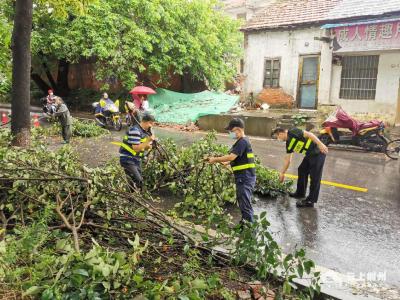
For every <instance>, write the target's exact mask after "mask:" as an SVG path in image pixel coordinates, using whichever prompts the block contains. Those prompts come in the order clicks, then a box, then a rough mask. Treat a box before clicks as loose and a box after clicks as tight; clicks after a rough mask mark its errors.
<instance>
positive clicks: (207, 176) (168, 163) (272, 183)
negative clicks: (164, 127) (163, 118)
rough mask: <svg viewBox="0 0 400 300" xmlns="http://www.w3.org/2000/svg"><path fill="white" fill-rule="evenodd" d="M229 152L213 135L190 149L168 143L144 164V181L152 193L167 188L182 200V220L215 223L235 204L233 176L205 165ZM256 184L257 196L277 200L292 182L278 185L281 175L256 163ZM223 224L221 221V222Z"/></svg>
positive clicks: (224, 168)
mask: <svg viewBox="0 0 400 300" xmlns="http://www.w3.org/2000/svg"><path fill="white" fill-rule="evenodd" d="M228 150H229V148H228V147H227V146H225V145H221V144H218V143H217V142H216V135H215V134H214V133H210V134H208V135H207V136H205V137H204V138H203V139H201V140H199V141H197V142H195V143H193V144H192V145H190V146H187V147H182V148H178V147H177V146H176V145H175V144H174V143H173V142H172V141H165V142H164V143H163V144H162V145H161V144H159V145H158V147H156V148H155V150H154V151H153V152H152V154H151V155H149V157H148V161H147V162H146V163H145V168H144V178H146V184H147V186H148V189H149V190H151V191H159V190H160V189H161V188H168V189H169V190H170V191H171V192H173V193H174V194H176V195H178V196H181V197H183V201H182V202H179V203H178V204H177V205H176V211H177V212H178V214H179V215H180V216H182V217H191V218H193V217H194V218H198V219H199V220H198V221H199V222H201V223H204V218H206V219H208V221H209V223H215V222H216V220H215V217H226V216H227V214H226V212H225V210H224V208H225V206H226V204H227V203H235V201H236V196H235V195H236V192H235V184H234V176H233V174H232V171H231V169H230V167H228V166H224V165H220V164H216V165H211V164H209V163H207V162H206V161H204V158H205V157H208V156H211V155H213V156H221V155H225V154H227V153H228ZM256 174H257V182H256V187H255V192H256V193H258V194H260V195H262V196H266V197H277V196H278V195H283V194H285V193H287V192H288V190H289V188H290V186H291V184H292V182H291V181H287V182H285V183H280V182H279V173H278V172H277V171H275V170H271V169H269V168H266V167H264V166H262V164H261V163H260V161H259V160H258V159H256ZM219 222H220V220H219Z"/></svg>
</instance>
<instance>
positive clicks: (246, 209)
mask: <svg viewBox="0 0 400 300" xmlns="http://www.w3.org/2000/svg"><path fill="white" fill-rule="evenodd" d="M254 186H255V179H254V180H243V179H237V180H236V199H237V201H238V203H239V208H240V211H241V212H242V220H246V221H248V222H253V216H254V211H253V207H252V206H251V199H252V197H253V191H254Z"/></svg>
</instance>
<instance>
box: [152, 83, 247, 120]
mask: <svg viewBox="0 0 400 300" xmlns="http://www.w3.org/2000/svg"><path fill="white" fill-rule="evenodd" d="M238 101H239V96H230V95H226V94H224V93H218V92H210V91H204V92H201V93H195V94H182V93H176V92H172V91H169V90H165V89H157V94H156V95H151V96H149V104H150V109H152V111H153V112H154V114H155V117H156V119H157V121H158V122H163V123H176V124H185V123H187V122H188V121H192V122H195V121H196V120H197V119H198V118H199V117H201V116H205V115H215V114H220V113H225V112H228V111H229V109H231V108H232V107H233V106H234V105H235V104H236V103H237V102H238Z"/></svg>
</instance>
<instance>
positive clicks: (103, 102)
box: [95, 93, 115, 126]
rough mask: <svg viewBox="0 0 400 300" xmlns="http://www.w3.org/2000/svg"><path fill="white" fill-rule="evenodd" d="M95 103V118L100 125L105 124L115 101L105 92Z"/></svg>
mask: <svg viewBox="0 0 400 300" xmlns="http://www.w3.org/2000/svg"><path fill="white" fill-rule="evenodd" d="M95 104H96V107H95V116H96V119H97V120H98V121H99V123H100V125H102V126H105V125H106V124H107V121H106V119H107V117H109V116H110V115H111V112H110V110H111V108H112V107H113V106H115V103H114V102H113V101H112V100H111V99H110V98H109V97H108V94H107V93H104V94H103V97H102V98H101V99H100V100H99V102H97V103H95Z"/></svg>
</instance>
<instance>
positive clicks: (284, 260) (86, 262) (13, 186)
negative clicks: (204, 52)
mask: <svg viewBox="0 0 400 300" xmlns="http://www.w3.org/2000/svg"><path fill="white" fill-rule="evenodd" d="M8 139H9V133H8V132H5V131H0V159H1V161H2V162H3V163H2V165H1V166H0V223H1V224H0V225H1V229H0V234H1V237H0V254H1V255H0V290H3V291H10V293H11V292H12V293H14V292H16V293H20V295H23V296H24V297H31V298H40V299H109V298H120V299H132V298H134V297H135V296H137V295H143V296H144V297H147V298H149V299H161V298H162V299H164V298H168V299H205V298H210V299H233V298H234V292H235V290H238V289H241V288H243V287H244V286H245V282H248V281H250V279H251V274H250V273H249V272H248V271H246V270H247V269H246V268H250V269H253V270H255V272H254V273H253V275H254V276H257V277H258V278H260V279H267V280H269V282H273V287H274V290H275V293H276V295H277V297H284V298H287V299H291V298H296V299H298V298H299V297H303V298H304V299H307V298H309V297H311V296H312V295H313V293H314V291H315V290H318V284H317V281H316V280H317V279H318V276H319V275H318V274H314V273H313V272H312V266H313V263H312V262H311V261H309V260H307V259H306V258H305V257H304V253H303V252H302V251H298V252H296V253H294V254H293V255H290V256H289V255H284V254H283V253H282V252H281V251H280V249H279V247H278V246H277V244H276V243H275V242H274V241H273V239H272V236H270V235H269V234H266V232H268V230H267V227H268V223H267V221H266V219H265V216H262V217H261V218H260V219H257V221H256V222H255V223H254V225H253V226H249V227H246V228H244V229H243V230H238V229H237V228H233V229H231V231H230V233H229V235H227V234H226V233H225V235H224V237H225V238H224V239H220V238H219V237H221V236H222V234H217V235H211V234H207V233H202V238H203V241H201V239H198V233H196V232H192V231H191V230H188V229H187V228H185V227H183V226H181V225H179V224H180V223H179V221H177V220H174V219H172V218H170V217H168V216H166V215H165V214H164V213H162V212H161V211H160V210H158V209H157V208H155V207H154V206H153V202H152V198H151V195H150V194H138V193H130V192H128V191H127V189H126V186H127V184H126V181H125V176H124V174H123V171H122V170H121V169H120V167H119V166H118V165H116V164H115V163H110V164H108V165H106V166H103V167H102V168H88V167H86V166H84V165H82V164H81V163H80V162H79V160H78V159H77V157H76V154H75V153H74V152H73V151H72V149H71V148H70V147H69V146H65V147H63V148H61V149H59V150H58V151H57V152H49V151H47V149H46V148H45V147H43V146H36V147H33V148H31V149H14V148H11V147H8V143H7V140H8ZM149 163H150V162H149ZM159 163H160V164H161V163H162V160H161V159H160V160H159ZM175 175H176V174H169V175H168V176H172V177H173V176H175ZM166 182H167V183H168V180H167V181H166ZM258 231H260V235H259V237H260V239H258V238H255V236H254V234H255V232H258ZM218 236H219V237H218ZM222 240H224V242H225V243H226V245H229V246H231V249H232V245H234V247H233V249H232V250H231V251H230V253H228V254H227V253H221V252H218V251H216V250H215V249H214V248H213V246H214V245H215V244H217V243H218V244H221V243H222ZM265 249H269V250H268V251H265ZM248 251H251V253H252V255H248V256H247V257H246V256H245V255H244V253H246V252H248ZM273 274H275V276H274V275H273ZM278 275H280V277H279V278H281V280H282V281H280V280H278V277H277V276H278ZM303 275H307V276H310V275H311V278H312V279H311V280H314V282H313V287H314V289H310V290H309V291H305V292H299V291H294V290H293V288H292V287H293V283H292V281H293V278H295V277H302V276H303ZM282 278H283V279H282ZM267 292H268V291H267V290H265V293H267Z"/></svg>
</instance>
